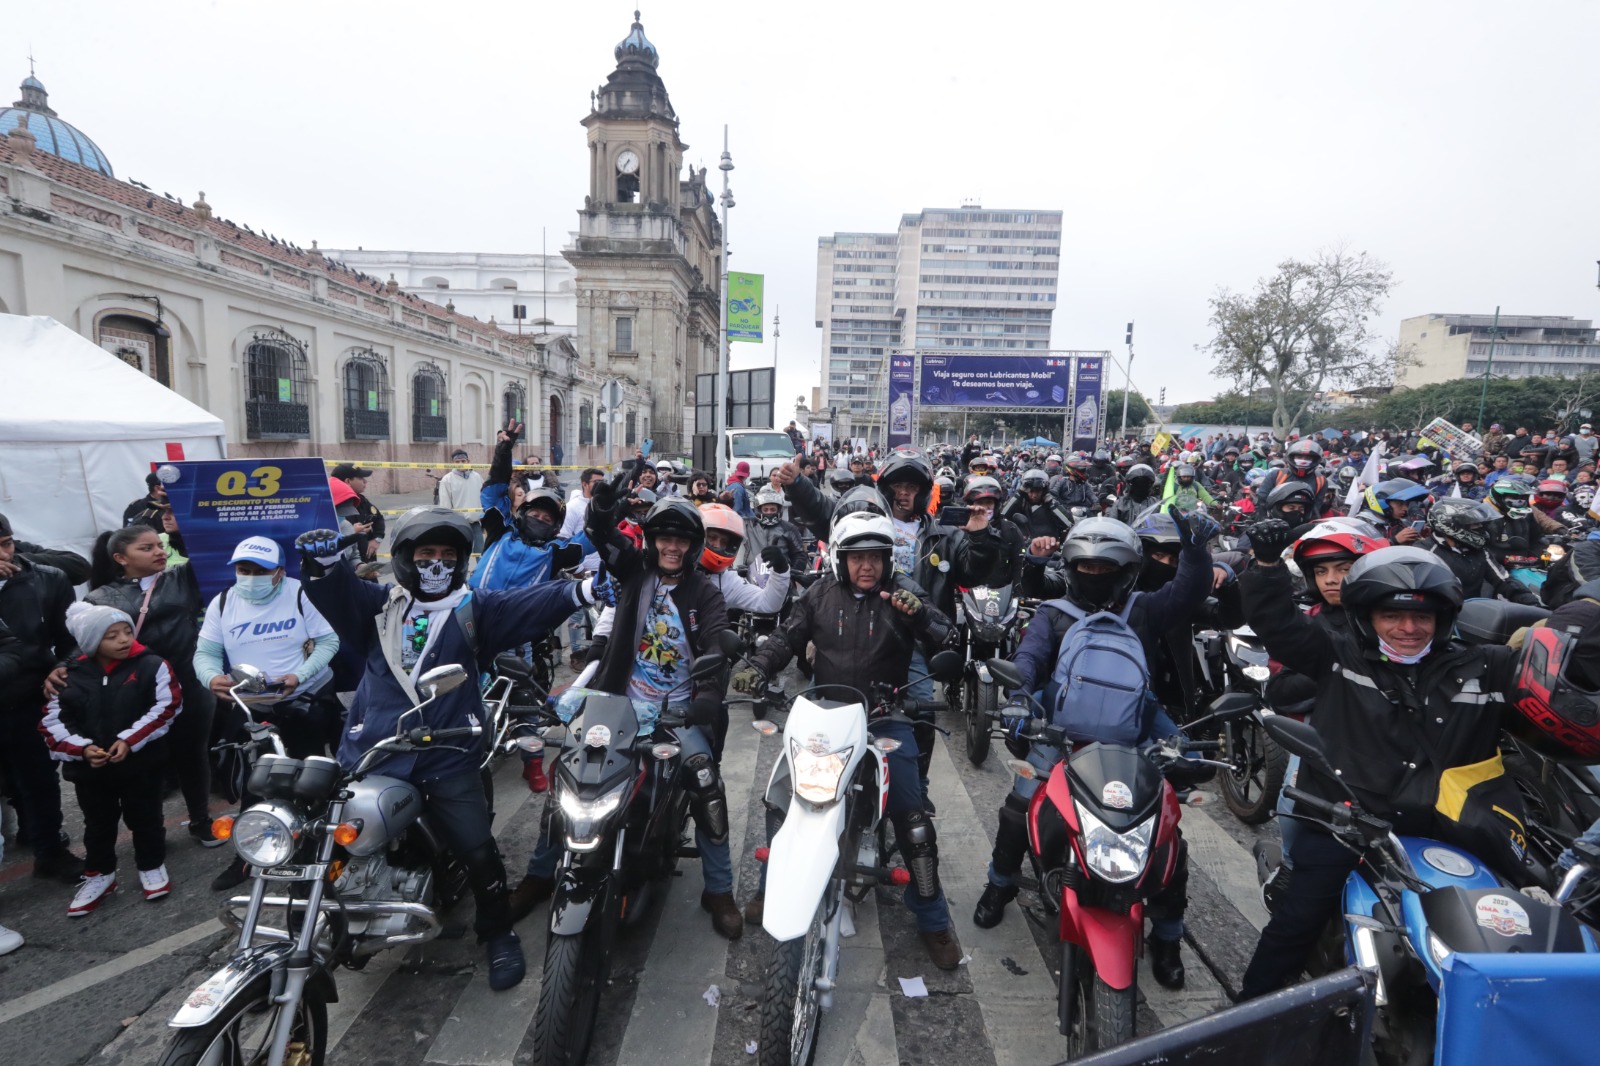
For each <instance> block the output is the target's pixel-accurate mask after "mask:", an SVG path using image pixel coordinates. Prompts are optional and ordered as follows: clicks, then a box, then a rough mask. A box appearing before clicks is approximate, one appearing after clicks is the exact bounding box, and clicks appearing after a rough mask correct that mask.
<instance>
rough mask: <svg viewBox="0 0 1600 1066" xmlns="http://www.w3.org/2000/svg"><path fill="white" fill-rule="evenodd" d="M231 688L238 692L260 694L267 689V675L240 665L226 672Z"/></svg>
mask: <svg viewBox="0 0 1600 1066" xmlns="http://www.w3.org/2000/svg"><path fill="white" fill-rule="evenodd" d="M228 677H229V678H230V679H232V681H233V687H234V688H236V689H238V690H239V691H240V692H260V691H261V690H262V689H264V688H266V687H267V675H266V674H264V673H262V672H261V671H260V670H257V669H256V668H255V667H253V666H249V665H247V664H245V663H240V664H239V665H238V666H235V667H234V668H233V669H232V670H229V671H228Z"/></svg>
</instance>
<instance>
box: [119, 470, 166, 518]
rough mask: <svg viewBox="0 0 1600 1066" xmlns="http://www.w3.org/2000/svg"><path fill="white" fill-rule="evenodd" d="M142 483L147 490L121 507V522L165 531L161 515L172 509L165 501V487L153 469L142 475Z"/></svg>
mask: <svg viewBox="0 0 1600 1066" xmlns="http://www.w3.org/2000/svg"><path fill="white" fill-rule="evenodd" d="M144 483H145V485H146V486H147V487H148V488H149V491H148V492H146V493H145V494H144V495H143V496H141V497H139V498H138V499H137V500H134V501H133V502H132V503H130V504H128V506H126V507H124V508H123V509H122V524H123V525H125V526H133V525H140V526H149V527H150V528H151V529H153V530H155V531H156V532H157V533H162V532H165V528H164V527H163V526H162V524H161V517H162V515H163V514H164V513H165V512H167V511H170V510H172V504H170V503H168V502H167V487H166V486H165V485H163V484H161V479H160V478H158V477H156V472H155V471H154V470H152V471H150V473H148V474H146V475H145V476H144Z"/></svg>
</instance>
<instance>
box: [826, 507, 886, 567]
mask: <svg viewBox="0 0 1600 1066" xmlns="http://www.w3.org/2000/svg"><path fill="white" fill-rule="evenodd" d="M866 551H881V552H886V553H887V554H888V555H889V560H888V562H889V564H890V565H888V566H885V567H884V575H883V576H884V580H885V581H887V580H888V578H889V577H890V576H891V574H892V573H893V570H894V567H893V562H894V523H893V522H891V521H889V519H888V518H886V517H884V516H883V515H877V514H873V513H872V512H870V511H852V512H850V513H849V514H847V515H844V516H842V517H840V518H839V519H838V520H837V521H836V522H834V523H833V529H832V530H831V531H830V532H829V535H828V565H829V566H831V567H832V568H833V575H834V577H835V578H837V579H838V581H839V584H841V585H849V584H850V571H849V569H848V567H847V566H846V565H845V558H844V557H845V555H846V554H848V553H850V552H866Z"/></svg>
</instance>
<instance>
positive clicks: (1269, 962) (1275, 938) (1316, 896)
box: [1239, 829, 1357, 1000]
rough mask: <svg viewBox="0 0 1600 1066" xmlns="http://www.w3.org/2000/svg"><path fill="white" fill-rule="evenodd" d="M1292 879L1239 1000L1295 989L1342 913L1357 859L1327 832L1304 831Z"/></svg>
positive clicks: (1263, 932)
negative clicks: (1325, 932)
mask: <svg viewBox="0 0 1600 1066" xmlns="http://www.w3.org/2000/svg"><path fill="white" fill-rule="evenodd" d="M1293 861H1294V876H1293V877H1291V878H1290V879H1289V883H1288V884H1287V885H1286V886H1284V890H1283V894H1282V895H1281V896H1279V897H1278V898H1277V899H1276V901H1275V902H1274V904H1273V909H1272V917H1271V918H1270V919H1269V920H1268V922H1267V927H1266V928H1265V929H1263V930H1261V939H1260V940H1259V941H1257V942H1256V950H1255V954H1253V955H1252V956H1251V957H1250V965H1249V966H1247V967H1246V968H1245V971H1244V979H1243V981H1242V982H1241V983H1240V987H1239V998H1240V999H1241V1000H1246V999H1254V998H1255V997H1256V996H1264V995H1266V994H1267V993H1269V992H1276V991H1277V990H1278V989H1280V988H1283V987H1284V986H1286V985H1288V984H1291V983H1292V982H1293V981H1294V980H1295V979H1296V978H1297V977H1299V975H1300V972H1301V971H1302V970H1304V969H1305V967H1306V959H1307V958H1309V957H1310V955H1311V951H1312V949H1313V948H1315V947H1316V945H1317V941H1318V940H1319V939H1320V938H1321V937H1322V931H1323V930H1324V929H1325V928H1326V927H1327V925H1328V920H1329V919H1331V918H1333V917H1335V916H1337V915H1338V914H1339V901H1340V900H1341V899H1342V898H1343V896H1344V884H1345V881H1347V880H1348V879H1349V877H1350V873H1351V871H1352V870H1354V869H1355V868H1356V862H1357V856H1356V855H1355V854H1354V853H1353V852H1351V851H1350V850H1349V849H1348V848H1346V847H1344V846H1343V845H1341V844H1339V843H1338V842H1337V841H1335V840H1334V839H1333V837H1331V836H1329V835H1328V834H1326V833H1322V832H1317V831H1314V830H1310V829H1308V830H1306V831H1304V832H1301V833H1300V834H1299V835H1297V836H1296V837H1295V840H1294V860H1293Z"/></svg>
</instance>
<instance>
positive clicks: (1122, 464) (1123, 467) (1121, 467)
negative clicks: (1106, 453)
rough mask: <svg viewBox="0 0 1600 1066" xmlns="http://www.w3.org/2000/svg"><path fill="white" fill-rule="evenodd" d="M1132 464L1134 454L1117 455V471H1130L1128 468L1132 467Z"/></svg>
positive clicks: (1124, 472) (1122, 472) (1123, 472)
mask: <svg viewBox="0 0 1600 1066" xmlns="http://www.w3.org/2000/svg"><path fill="white" fill-rule="evenodd" d="M1132 465H1133V456H1131V455H1119V456H1118V457H1117V473H1119V474H1126V473H1127V472H1128V468H1129V467H1131V466H1132Z"/></svg>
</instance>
